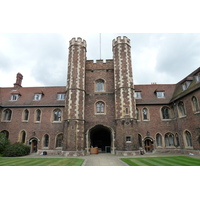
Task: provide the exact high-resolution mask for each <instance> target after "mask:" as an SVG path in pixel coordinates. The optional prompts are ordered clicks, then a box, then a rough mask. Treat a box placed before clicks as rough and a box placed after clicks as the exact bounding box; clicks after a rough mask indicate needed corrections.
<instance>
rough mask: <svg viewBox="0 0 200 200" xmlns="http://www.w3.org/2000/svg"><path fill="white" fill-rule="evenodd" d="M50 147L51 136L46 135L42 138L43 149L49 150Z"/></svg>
mask: <svg viewBox="0 0 200 200" xmlns="http://www.w3.org/2000/svg"><path fill="white" fill-rule="evenodd" d="M49 146H50V136H49V134H47V133H45V134H44V135H43V137H42V147H43V149H49Z"/></svg>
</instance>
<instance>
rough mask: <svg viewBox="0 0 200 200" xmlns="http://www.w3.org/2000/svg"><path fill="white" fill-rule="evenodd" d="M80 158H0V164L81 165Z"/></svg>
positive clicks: (81, 160) (82, 160)
mask: <svg viewBox="0 0 200 200" xmlns="http://www.w3.org/2000/svg"><path fill="white" fill-rule="evenodd" d="M83 162H84V159H80V158H2V157H1V158H0V166H81V165H82V164H83Z"/></svg>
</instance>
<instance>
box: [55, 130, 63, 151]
mask: <svg viewBox="0 0 200 200" xmlns="http://www.w3.org/2000/svg"><path fill="white" fill-rule="evenodd" d="M59 137H62V138H59ZM63 139H64V135H63V133H58V134H57V135H56V137H55V148H56V149H61V148H62V144H63ZM58 144H59V145H58Z"/></svg>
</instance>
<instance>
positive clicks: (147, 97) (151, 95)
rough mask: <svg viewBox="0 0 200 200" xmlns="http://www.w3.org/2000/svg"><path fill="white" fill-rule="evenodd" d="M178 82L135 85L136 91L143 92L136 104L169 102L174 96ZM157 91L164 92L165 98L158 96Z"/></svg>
mask: <svg viewBox="0 0 200 200" xmlns="http://www.w3.org/2000/svg"><path fill="white" fill-rule="evenodd" d="M175 87H176V84H151V85H135V91H136V92H141V96H142V98H141V99H136V104H168V103H169V102H170V100H171V98H172V96H173V93H174V89H175ZM156 92H164V94H165V97H164V98H157V96H156Z"/></svg>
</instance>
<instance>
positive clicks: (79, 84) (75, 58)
mask: <svg viewBox="0 0 200 200" xmlns="http://www.w3.org/2000/svg"><path fill="white" fill-rule="evenodd" d="M85 62H86V42H85V40H82V39H81V38H77V39H76V38H72V39H71V40H70V42H69V56H68V76H67V86H66V106H65V114H64V120H65V147H64V148H65V149H66V150H70V151H82V150H83V148H84V146H83V144H84V142H83V140H84V119H85V116H84V115H85V113H84V110H85Z"/></svg>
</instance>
